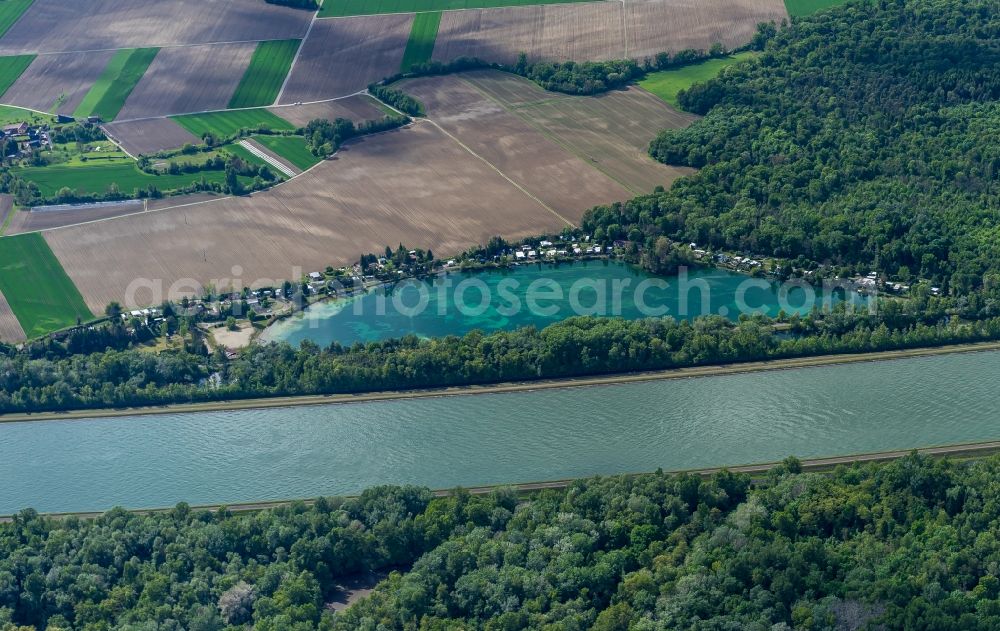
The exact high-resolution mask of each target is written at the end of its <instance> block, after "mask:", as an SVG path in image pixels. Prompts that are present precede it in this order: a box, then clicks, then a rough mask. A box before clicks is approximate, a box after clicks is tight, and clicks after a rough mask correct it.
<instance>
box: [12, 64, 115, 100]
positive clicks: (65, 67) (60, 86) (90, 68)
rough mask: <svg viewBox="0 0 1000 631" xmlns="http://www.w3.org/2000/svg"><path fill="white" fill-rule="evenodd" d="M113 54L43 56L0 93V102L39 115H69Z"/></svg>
mask: <svg viewBox="0 0 1000 631" xmlns="http://www.w3.org/2000/svg"><path fill="white" fill-rule="evenodd" d="M113 54H114V53H113V52H111V51H105V52H97V53H84V54H77V53H70V54H65V55H43V56H41V57H37V58H35V61H33V62H31V65H30V66H28V69H27V70H25V71H24V74H22V75H21V76H20V78H18V80H17V81H15V82H14V85H12V86H10V88H9V89H8V90H7V91H6V92H5V93H4V95H3V101H4V103H8V104H10V105H17V106H19V107H26V108H28V109H32V110H38V111H41V112H52V111H53V109H54V108H55V105H56V103H57V102H58V103H59V107H58V108H55V109H54V111H55V113H57V114H64V115H66V116H72V114H73V110H75V109H76V108H77V106H78V105H80V102H81V101H83V97H85V96H86V95H87V92H89V91H90V88H91V86H93V85H94V82H95V81H97V79H98V77H100V76H101V73H102V72H104V67H105V66H107V65H108V61H109V60H110V59H111V56H112V55H113Z"/></svg>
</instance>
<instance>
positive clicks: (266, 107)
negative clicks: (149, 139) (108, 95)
mask: <svg viewBox="0 0 1000 631" xmlns="http://www.w3.org/2000/svg"><path fill="white" fill-rule="evenodd" d="M361 95H367V96H371V95H370V94H368V90H358V91H357V92H352V93H350V94H345V95H343V96H335V97H332V98H329V99H319V100H318V101H303V102H302V105H318V104H319V103H332V102H334V101H343V100H344V99H349V98H351V97H352V96H361ZM372 98H374V97H372ZM10 107H17V106H16V105H12V106H10ZM276 107H300V105H299V104H297V103H282V104H280V105H255V106H254V107H232V108H226V109H221V110H202V111H200V112H180V113H177V114H161V115H159V116H143V117H142V118H122V119H115V120H113V121H111V122H110V123H106V124H108V125H113V124H117V123H141V122H143V121H155V120H163V119H164V118H177V117H180V116H202V115H204V114H223V113H225V112H246V111H249V110H269V109H273V108H276ZM22 109H24V108H22ZM39 113H40V114H44V113H45V112H39Z"/></svg>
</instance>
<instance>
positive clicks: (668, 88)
mask: <svg viewBox="0 0 1000 631" xmlns="http://www.w3.org/2000/svg"><path fill="white" fill-rule="evenodd" d="M755 55H756V53H752V52H746V53H737V54H736V55H729V56H728V57H720V58H718V59H707V60H705V61H700V62H698V63H694V64H690V65H687V66H681V67H680V68H672V69H670V70H660V71H658V72H651V73H649V74H648V75H646V76H645V78H643V79H641V80H640V81H639V85H640V86H641V87H642V88H643V89H644V90H646V91H648V92H652V93H653V94H655V95H656V96H658V97H660V98H661V99H663V100H664V101H666V102H667V103H669V104H670V105H673V106H674V107H680V104H679V103H678V102H677V95H678V94H679V93H680V92H681V90H687V89H688V88H690V87H691V86H693V85H694V84H696V83H704V82H705V81H708V80H709V79H713V78H715V77H717V76H719V73H720V72H722V71H723V70H724V69H726V68H728V67H729V66H732V65H733V64H737V63H739V62H741V61H746V60H747V59H752V58H753V57H754V56H755Z"/></svg>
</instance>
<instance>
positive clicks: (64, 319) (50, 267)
mask: <svg viewBox="0 0 1000 631" xmlns="http://www.w3.org/2000/svg"><path fill="white" fill-rule="evenodd" d="M0 292H2V293H3V295H4V297H5V298H6V299H7V302H8V303H9V304H10V308H11V310H12V311H13V312H14V315H15V316H16V317H17V320H18V322H20V323H21V328H23V329H24V332H25V334H26V335H27V336H28V337H29V338H34V337H38V336H40V335H44V334H45V333H49V332H51V331H57V330H59V329H62V328H65V327H67V326H72V325H74V324H76V323H77V320H81V321H86V320H90V319H91V318H93V317H94V316H93V314H92V313H91V312H90V310H89V309H88V308H87V305H86V304H85V303H84V301H83V297H82V296H81V295H80V292H79V291H78V290H77V288H76V285H74V284H73V281H71V280H70V278H69V276H67V275H66V272H65V270H63V267H62V265H60V264H59V261H58V260H57V259H56V257H55V255H54V254H53V253H52V250H51V249H50V248H49V246H48V244H47V243H46V242H45V239H43V238H42V236H41V235H40V234H37V233H34V234H23V235H18V236H16V237H3V239H2V245H0Z"/></svg>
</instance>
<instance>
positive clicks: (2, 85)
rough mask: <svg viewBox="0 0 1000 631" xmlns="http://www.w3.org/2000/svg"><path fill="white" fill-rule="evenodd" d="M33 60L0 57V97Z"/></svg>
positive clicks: (22, 56) (25, 57)
mask: <svg viewBox="0 0 1000 631" xmlns="http://www.w3.org/2000/svg"><path fill="white" fill-rule="evenodd" d="M0 6H3V5H0ZM34 60H35V56H34V55H16V56H14V57H0V96H2V95H3V93H4V92H6V91H7V90H8V89H10V86H12V85H14V82H15V81H17V79H18V77H20V76H21V75H22V74H24V71H25V70H27V69H28V66H30V65H31V62H33V61H34Z"/></svg>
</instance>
